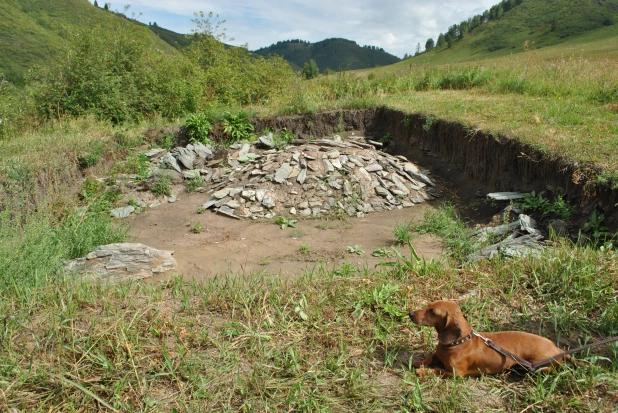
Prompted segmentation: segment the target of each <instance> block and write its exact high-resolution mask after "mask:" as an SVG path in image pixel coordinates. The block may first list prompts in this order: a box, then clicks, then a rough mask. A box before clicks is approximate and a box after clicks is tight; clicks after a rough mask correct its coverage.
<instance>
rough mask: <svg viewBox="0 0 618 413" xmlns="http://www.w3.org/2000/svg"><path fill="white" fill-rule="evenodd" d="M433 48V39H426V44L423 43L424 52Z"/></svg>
mask: <svg viewBox="0 0 618 413" xmlns="http://www.w3.org/2000/svg"><path fill="white" fill-rule="evenodd" d="M434 46H435V43H434V42H433V39H427V42H426V43H425V50H431V49H433V48H434Z"/></svg>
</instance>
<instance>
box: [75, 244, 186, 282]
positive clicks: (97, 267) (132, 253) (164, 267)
mask: <svg viewBox="0 0 618 413" xmlns="http://www.w3.org/2000/svg"><path fill="white" fill-rule="evenodd" d="M172 254H173V251H162V250H157V249H155V248H152V247H148V246H146V245H144V244H130V243H122V244H109V245H103V246H100V247H97V248H96V249H95V250H94V251H93V252H91V253H90V254H88V255H87V256H85V257H83V258H78V259H76V260H73V261H69V262H68V263H67V264H66V265H65V267H64V268H65V271H66V272H68V273H77V274H79V275H81V276H82V277H84V278H85V279H88V280H105V281H111V282H117V281H126V280H139V279H142V278H147V277H152V276H153V275H154V274H160V273H164V272H167V271H170V270H174V269H176V260H175V259H174V258H173V257H172Z"/></svg>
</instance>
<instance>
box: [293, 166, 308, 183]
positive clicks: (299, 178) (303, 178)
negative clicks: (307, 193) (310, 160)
mask: <svg viewBox="0 0 618 413" xmlns="http://www.w3.org/2000/svg"><path fill="white" fill-rule="evenodd" d="M306 180H307V170H306V169H301V170H300V172H299V173H298V176H297V177H296V181H298V183H299V184H301V185H302V184H304V183H305V181H306Z"/></svg>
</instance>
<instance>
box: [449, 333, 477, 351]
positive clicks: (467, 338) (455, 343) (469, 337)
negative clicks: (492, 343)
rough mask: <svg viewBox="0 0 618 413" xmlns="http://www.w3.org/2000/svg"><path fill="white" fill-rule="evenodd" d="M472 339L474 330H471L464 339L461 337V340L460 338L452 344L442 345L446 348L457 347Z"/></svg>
mask: <svg viewBox="0 0 618 413" xmlns="http://www.w3.org/2000/svg"><path fill="white" fill-rule="evenodd" d="M472 337H474V330H472V332H471V333H470V334H468V335H467V336H465V337H463V338H460V339H459V340H457V341H453V342H452V343H450V344H444V345H445V346H446V347H455V346H458V345H460V344H463V343H465V342H466V341H468V340H471V339H472Z"/></svg>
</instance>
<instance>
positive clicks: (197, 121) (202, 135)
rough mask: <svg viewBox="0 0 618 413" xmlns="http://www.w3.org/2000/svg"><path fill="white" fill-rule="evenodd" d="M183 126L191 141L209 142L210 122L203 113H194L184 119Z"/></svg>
mask: <svg viewBox="0 0 618 413" xmlns="http://www.w3.org/2000/svg"><path fill="white" fill-rule="evenodd" d="M185 128H186V129H187V135H188V136H189V140H190V141H191V143H196V142H199V143H203V144H207V143H210V140H209V139H208V134H209V133H210V131H211V130H212V124H211V123H210V120H209V119H208V116H207V115H206V114H204V113H194V114H193V115H191V116H189V117H188V118H187V120H186V121H185Z"/></svg>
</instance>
